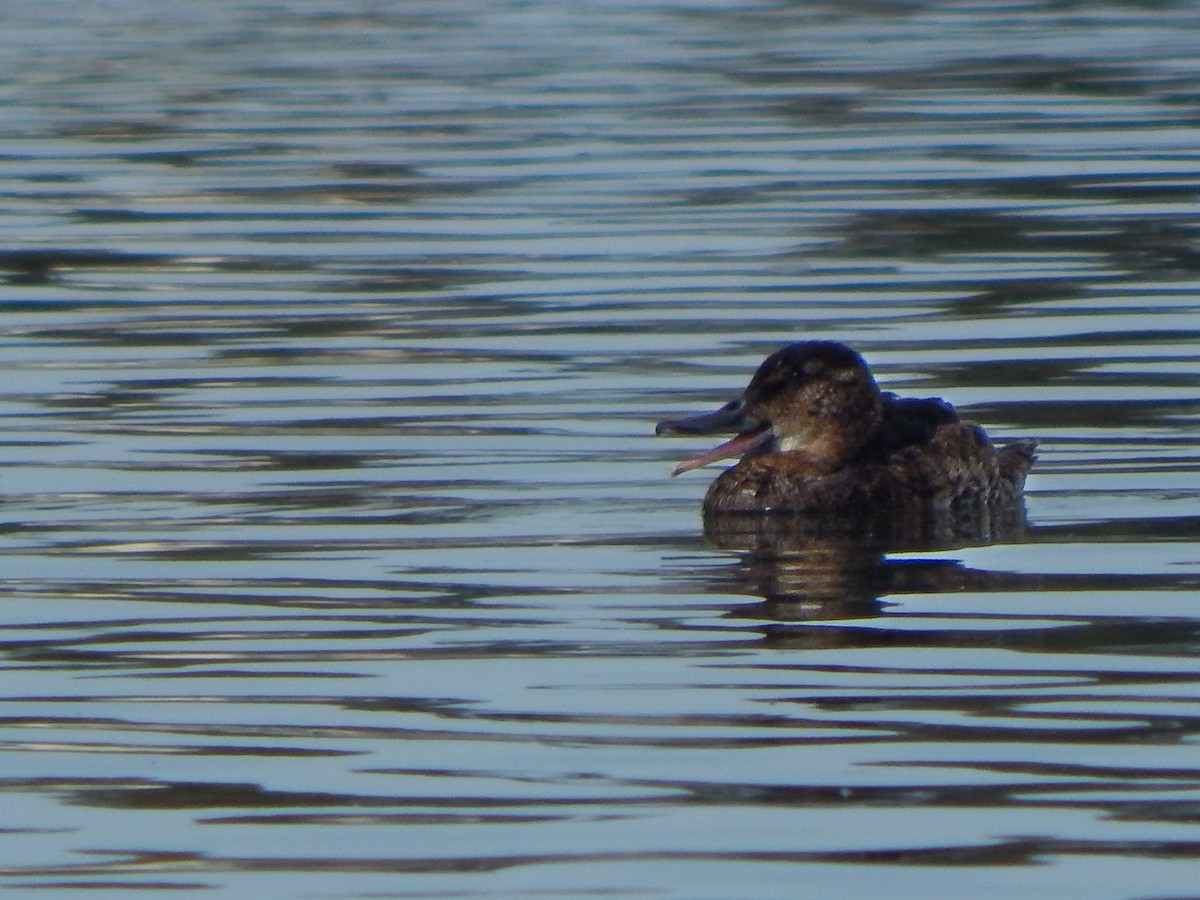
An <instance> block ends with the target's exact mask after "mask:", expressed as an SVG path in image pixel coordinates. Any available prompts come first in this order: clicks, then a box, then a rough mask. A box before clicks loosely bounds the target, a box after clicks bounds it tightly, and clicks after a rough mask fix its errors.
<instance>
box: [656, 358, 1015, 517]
mask: <svg viewBox="0 0 1200 900" xmlns="http://www.w3.org/2000/svg"><path fill="white" fill-rule="evenodd" d="M657 431H658V433H659V434H707V433H713V432H722V431H724V432H729V431H736V432H738V434H737V436H735V437H734V438H733V439H732V440H730V441H727V442H726V443H725V444H722V445H721V446H720V447H717V448H716V449H714V450H713V451H711V452H709V453H707V454H705V455H703V456H700V457H697V458H696V459H692V460H688V461H687V462H684V463H681V464H680V466H679V467H678V468H677V469H676V473H678V472H682V471H686V470H688V469H691V468H696V467H698V466H701V465H705V464H707V463H709V462H713V461H715V460H717V459H722V458H725V457H729V456H740V457H741V461H740V462H739V463H738V464H737V465H735V466H733V467H732V468H730V469H728V470H726V471H725V472H723V473H722V474H721V475H720V476H719V477H718V478H717V479H716V480H715V481H714V482H713V483H712V485H711V486H710V488H709V490H708V494H707V495H706V496H705V498H704V510H705V513H706V514H708V515H710V516H711V515H724V514H730V513H758V514H761V513H789V514H793V515H797V516H804V517H805V518H807V519H809V520H810V521H818V522H821V523H828V524H829V525H830V527H832V528H840V527H843V526H850V527H854V528H856V530H857V529H860V528H861V527H862V526H863V525H864V523H865V524H867V525H868V526H872V525H873V524H874V523H878V524H879V525H880V526H882V527H883V528H884V529H885V530H887V531H890V532H891V531H899V532H907V531H912V532H928V531H930V530H931V528H932V529H934V530H936V529H937V528H939V527H941V526H943V525H946V524H947V523H950V524H951V525H952V526H953V525H954V524H955V523H959V524H961V525H962V527H963V529H965V530H968V531H980V532H981V533H986V534H989V535H990V534H992V533H994V532H996V531H998V530H1001V531H1002V530H1004V527H1005V526H1006V523H1012V522H1016V521H1021V520H1022V519H1023V512H1022V510H1023V501H1022V490H1023V486H1024V482H1025V474H1026V472H1028V471H1029V467H1030V466H1031V465H1032V464H1033V460H1034V448H1035V447H1036V444H1035V442H1033V441H1019V442H1017V443H1013V444H1009V445H1007V446H1005V447H1001V448H999V449H997V448H995V447H994V446H993V445H992V443H991V441H989V440H988V437H987V435H986V433H984V431H983V429H982V428H980V427H979V426H978V425H974V424H971V423H969V422H962V421H960V420H959V418H958V414H957V413H956V412H955V411H954V408H953V407H951V406H950V405H949V404H948V403H945V402H944V401H942V400H937V399H911V398H900V397H896V396H895V395H894V394H889V393H882V392H881V391H880V390H879V388H878V386H877V385H876V384H875V380H874V378H873V377H872V376H871V373H870V370H869V369H868V368H867V366H866V363H864V362H863V360H862V357H860V356H859V355H858V354H857V353H855V352H854V351H853V350H851V349H850V348H849V347H846V346H844V345H842V344H838V343H834V342H832V341H811V342H807V343H801V344H792V345H791V346H789V347H785V348H783V349H782V350H780V351H778V352H777V353H774V354H772V355H771V356H769V357H767V359H766V361H765V362H763V364H762V365H761V366H760V367H759V369H758V371H757V372H756V373H755V375H754V377H753V378H752V379H751V381H750V384H749V386H748V387H747V388H746V391H745V393H744V394H743V395H742V396H741V398H739V399H738V400H735V401H733V402H731V403H728V404H726V405H725V406H723V407H722V408H721V409H720V410H718V411H717V412H715V413H711V414H709V415H706V416H696V417H693V418H688V419H678V420H672V421H666V422H661V423H659V425H658V429H657Z"/></svg>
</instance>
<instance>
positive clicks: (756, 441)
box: [671, 425, 771, 475]
mask: <svg viewBox="0 0 1200 900" xmlns="http://www.w3.org/2000/svg"><path fill="white" fill-rule="evenodd" d="M770 439H771V426H770V425H759V426H758V427H757V428H752V429H750V430H749V431H743V432H741V433H740V434H736V435H734V436H733V437H732V438H730V439H729V440H727V441H726V442H725V443H723V444H718V445H717V446H716V447H713V448H712V449H711V450H709V451H708V452H707V453H703V454H701V455H700V456H696V457H693V458H692V459H685V460H684V461H683V462H681V463H680V464H679V465H677V466H676V467H675V469H674V471H672V472H671V474H672V475H679V474H680V473H682V472H689V471H691V470H692V469H699V468H700V467H701V466H707V465H708V464H709V463H714V462H716V461H717V460H720V459H736V458H738V457H741V456H745V455H746V454H747V453H749V452H751V451H752V450H756V449H758V448H759V447H761V446H762V445H763V444H765V443H766V442H767V441H769V440H770Z"/></svg>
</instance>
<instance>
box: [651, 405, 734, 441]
mask: <svg viewBox="0 0 1200 900" xmlns="http://www.w3.org/2000/svg"><path fill="white" fill-rule="evenodd" d="M752 424H757V423H752V422H749V421H748V420H747V419H746V407H745V405H744V404H743V403H742V401H741V400H731V401H729V402H728V403H726V404H725V405H724V406H722V407H721V408H720V409H718V410H717V411H716V412H710V413H704V414H703V415H700V416H688V417H687V418H686V419H667V420H666V421H665V422H659V423H658V425H657V426H655V428H654V433H655V434H721V433H722V432H725V433H728V432H730V431H745V430H746V429H747V428H748V427H749V426H750V425H752Z"/></svg>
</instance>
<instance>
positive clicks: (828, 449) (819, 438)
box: [773, 392, 883, 472]
mask: <svg viewBox="0 0 1200 900" xmlns="http://www.w3.org/2000/svg"><path fill="white" fill-rule="evenodd" d="M882 416H883V404H882V399H881V398H880V396H879V394H878V393H877V392H876V393H874V395H873V396H870V397H865V396H864V397H862V398H861V402H860V403H856V404H854V405H853V406H851V405H846V406H843V407H841V408H839V409H837V410H836V412H835V413H834V414H833V415H830V416H823V415H811V416H809V417H807V418H806V419H805V420H804V423H803V426H802V427H799V428H796V427H793V428H786V429H781V428H779V427H778V426H776V428H775V443H774V447H773V449H774V450H776V451H778V452H780V453H794V454H797V455H798V456H803V457H804V459H805V460H806V461H807V462H808V463H809V464H810V465H812V466H813V467H814V468H816V469H819V470H821V471H826V472H833V471H836V470H838V469H840V468H842V467H843V466H844V465H846V464H847V463H849V462H850V461H852V460H853V459H855V458H856V457H858V456H859V455H861V453H862V451H863V449H864V448H865V447H866V446H867V445H868V444H869V443H870V442H871V441H872V440H873V439H874V438H875V435H876V433H877V432H878V430H879V423H880V420H881V419H882Z"/></svg>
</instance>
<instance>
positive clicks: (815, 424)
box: [655, 341, 883, 475]
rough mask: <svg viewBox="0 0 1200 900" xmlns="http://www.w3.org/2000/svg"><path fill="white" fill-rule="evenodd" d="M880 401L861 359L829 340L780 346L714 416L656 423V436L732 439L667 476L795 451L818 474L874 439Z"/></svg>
mask: <svg viewBox="0 0 1200 900" xmlns="http://www.w3.org/2000/svg"><path fill="white" fill-rule="evenodd" d="M882 403H883V401H882V398H881V397H880V394H879V388H878V387H877V386H876V384H875V379H874V378H873V377H871V372H870V370H869V369H868V368H867V364H866V363H865V362H863V358H862V357H861V356H859V355H858V354H857V353H855V352H854V351H853V350H851V349H850V348H849V347H847V346H845V345H844V344H839V343H836V342H835V341H807V342H805V343H801V344H792V345H790V346H788V347H784V348H783V349H782V350H779V351H777V352H775V353H772V354H771V355H770V356H768V357H767V358H766V360H764V361H763V364H762V365H761V366H759V367H758V371H757V372H755V373H754V377H753V378H751V379H750V384H749V385H748V386H747V387H746V390H745V392H744V393H743V394H742V396H741V397H739V398H738V399H736V400H732V401H730V402H729V403H726V404H725V405H724V406H722V407H721V408H720V409H718V410H717V411H716V412H712V413H708V414H706V415H700V416H693V417H691V418H686V419H671V420H668V421H665V422H659V423H658V427H657V428H656V429H655V433H656V434H724V433H728V432H736V434H735V436H734V437H733V438H732V439H731V440H728V441H726V442H725V443H723V444H721V445H720V446H718V447H714V448H713V449H712V450H710V451H709V452H708V453H705V454H703V455H701V456H697V457H696V458H694V459H689V460H686V461H685V462H682V463H680V464H679V465H678V466H676V468H675V471H674V473H673V474H675V475H678V474H679V473H680V472H686V471H688V470H689V469H696V468H699V467H700V466H705V465H708V464H709V463H710V462H715V461H717V460H719V459H728V458H731V457H739V456H745V455H747V454H751V455H757V454H759V453H770V452H778V453H795V454H798V455H800V456H802V457H803V458H804V459H805V461H806V462H807V463H808V464H810V465H811V466H813V467H815V468H818V469H822V470H827V471H829V470H834V469H837V468H839V467H840V466H841V465H843V464H844V463H845V462H847V461H848V460H849V459H851V458H853V457H854V456H855V455H856V454H857V453H858V452H859V451H860V450H862V448H863V446H864V445H865V444H866V443H867V442H868V441H869V440H870V439H871V437H872V436H873V435H874V434H875V431H876V429H877V428H878V427H879V421H880V417H881V415H882Z"/></svg>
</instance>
